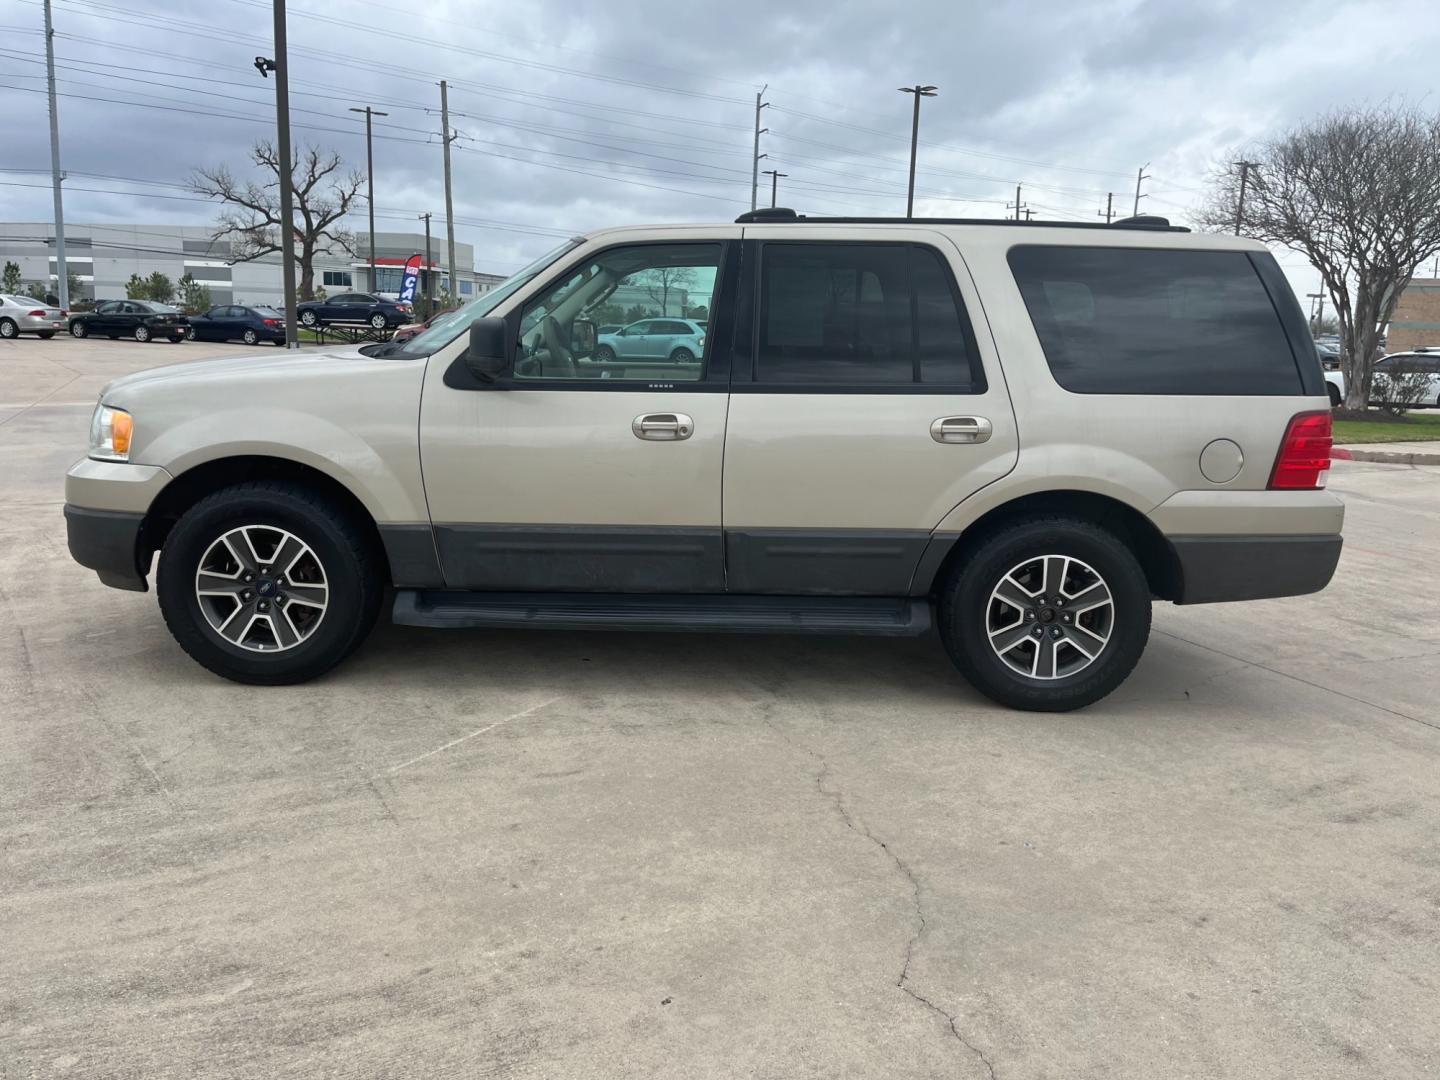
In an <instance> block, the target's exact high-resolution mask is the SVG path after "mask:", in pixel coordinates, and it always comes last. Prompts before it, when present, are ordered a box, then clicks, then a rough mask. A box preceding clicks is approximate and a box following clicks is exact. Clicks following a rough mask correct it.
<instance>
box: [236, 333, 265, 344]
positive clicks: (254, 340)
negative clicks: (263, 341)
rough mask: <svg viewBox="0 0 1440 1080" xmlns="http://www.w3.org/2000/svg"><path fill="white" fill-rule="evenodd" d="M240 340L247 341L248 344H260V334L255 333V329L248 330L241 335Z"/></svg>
mask: <svg viewBox="0 0 1440 1080" xmlns="http://www.w3.org/2000/svg"><path fill="white" fill-rule="evenodd" d="M240 340H241V341H243V342H245V344H246V345H258V344H260V335H259V334H257V333H255V331H254V330H246V331H245V333H244V334H242V335H241V337H240Z"/></svg>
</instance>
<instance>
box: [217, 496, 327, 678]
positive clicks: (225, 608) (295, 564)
mask: <svg viewBox="0 0 1440 1080" xmlns="http://www.w3.org/2000/svg"><path fill="white" fill-rule="evenodd" d="M195 599H196V600H197V602H198V603H199V606H200V612H201V614H202V615H204V617H205V621H206V623H207V624H209V626H210V629H211V630H213V631H214V632H215V633H216V634H218V635H219V636H220V637H221V638H223V639H224V640H225V641H227V642H229V643H230V644H231V645H234V646H238V647H239V648H241V649H245V650H247V651H250V652H264V653H273V652H284V651H285V650H287V649H293V648H295V646H297V645H300V644H301V643H303V642H304V641H306V640H307V639H308V638H309V637H310V636H311V635H312V634H314V633H315V630H316V629H317V628H318V627H319V626H320V623H321V620H323V619H324V618H325V612H326V610H327V608H328V607H329V603H330V587H329V582H328V580H327V578H326V576H325V567H324V566H323V565H322V564H321V562H320V559H319V557H318V556H317V555H316V554H315V552H314V550H313V549H312V548H311V547H310V545H309V544H307V543H305V542H304V541H303V540H301V539H300V538H299V537H297V536H296V535H295V534H294V533H291V532H288V531H286V530H285V529H282V528H279V527H277V526H274V525H242V526H240V527H238V528H234V529H230V530H229V531H227V532H225V533H223V534H222V535H221V536H220V537H219V538H218V539H216V540H215V542H214V543H212V544H211V545H210V546H209V547H208V548H206V550H205V554H204V555H203V556H202V557H201V559H200V565H199V567H198V568H197V570H196V572H195Z"/></svg>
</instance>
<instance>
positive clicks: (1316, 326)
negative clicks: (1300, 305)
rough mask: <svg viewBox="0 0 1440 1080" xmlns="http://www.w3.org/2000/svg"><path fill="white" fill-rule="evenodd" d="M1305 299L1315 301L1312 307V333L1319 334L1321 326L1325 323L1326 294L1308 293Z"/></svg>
mask: <svg viewBox="0 0 1440 1080" xmlns="http://www.w3.org/2000/svg"><path fill="white" fill-rule="evenodd" d="M1305 298H1306V299H1307V300H1314V301H1315V303H1314V304H1312V305H1311V306H1310V320H1311V321H1310V333H1311V334H1312V335H1313V334H1318V333H1319V332H1320V324H1321V323H1323V322H1324V321H1325V294H1324V293H1323V292H1312V293H1306V294H1305Z"/></svg>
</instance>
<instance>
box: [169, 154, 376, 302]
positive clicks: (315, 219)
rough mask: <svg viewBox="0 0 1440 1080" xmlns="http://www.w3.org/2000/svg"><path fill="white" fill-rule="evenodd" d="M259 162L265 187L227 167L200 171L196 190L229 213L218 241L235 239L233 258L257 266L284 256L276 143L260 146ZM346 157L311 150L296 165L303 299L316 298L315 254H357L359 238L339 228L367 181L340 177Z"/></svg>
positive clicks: (297, 260)
mask: <svg viewBox="0 0 1440 1080" xmlns="http://www.w3.org/2000/svg"><path fill="white" fill-rule="evenodd" d="M250 157H251V159H252V160H253V161H254V163H255V164H256V165H257V166H259V167H260V168H262V169H264V170H265V171H266V173H267V174H268V175H267V176H266V177H265V179H264V182H263V183H256V182H255V181H254V180H244V181H242V180H238V179H236V177H235V176H234V174H232V173H231V172H230V170H229V169H228V168H227V167H226V166H224V165H221V166H218V167H216V168H212V169H196V170H195V172H194V174H193V175H192V176H191V178H190V185H189V186H190V190H191V191H194V192H196V193H197V194H200V195H205V196H207V197H209V198H212V199H219V200H220V201H221V202H222V203H223V204H224V208H223V209H222V210H221V212H220V221H219V224H218V225H217V226H216V229H215V233H214V237H213V238H214V239H215V240H229V241H230V243H231V255H230V257H231V259H232V260H233V261H235V262H252V261H253V260H255V259H258V258H261V257H262V256H264V255H270V254H274V253H278V252H279V251H280V158H279V154H278V153H277V152H276V150H275V146H274V144H273V143H271V142H269V141H268V140H262V141H260V142H257V143H256V144H255V145H254V146H253V147H252V148H251V151H250ZM340 167H341V160H340V155H339V154H337V153H335V152H334V151H333V150H332V151H322V150H320V149H319V148H317V147H314V146H307V147H306V148H305V150H304V152H303V154H301V155H299V156H298V160H296V161H294V162H292V163H291V168H290V175H291V178H292V181H293V186H294V189H295V248H296V250H295V264H296V269H297V271H298V272H299V278H300V281H299V293H300V299H301V300H308V299H310V298H311V297H312V296H313V295H314V293H315V255H316V253H317V252H319V251H324V250H333V249H337V248H338V249H339V250H341V251H344V252H346V253H348V254H351V255H353V254H355V235H354V233H352V232H350V230H348V229H345V228H343V227H341V226H340V225H339V222H340V221H341V220H342V219H343V218H344V216H345V214H346V213H347V212H348V211H349V210H350V204H351V203H352V202H354V201H355V198H356V193H357V192H358V191H359V190H360V185H361V184H363V183H364V182H365V178H364V177H363V176H361V175H360V174H359V173H357V172H352V173H350V174H349V175H348V176H341V175H340Z"/></svg>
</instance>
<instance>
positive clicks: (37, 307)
mask: <svg viewBox="0 0 1440 1080" xmlns="http://www.w3.org/2000/svg"><path fill="white" fill-rule="evenodd" d="M64 329H65V312H63V311H61V310H60V309H59V308H57V307H51V306H50V305H49V304H47V303H45V301H43V300H36V299H35V298H34V297H30V296H16V295H14V294H7V293H0V338H14V337H19V336H20V335H21V334H34V335H36V336H37V337H42V338H52V337H54V336H55V335H56V334H58V333H60V332H61V331H62V330H64Z"/></svg>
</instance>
